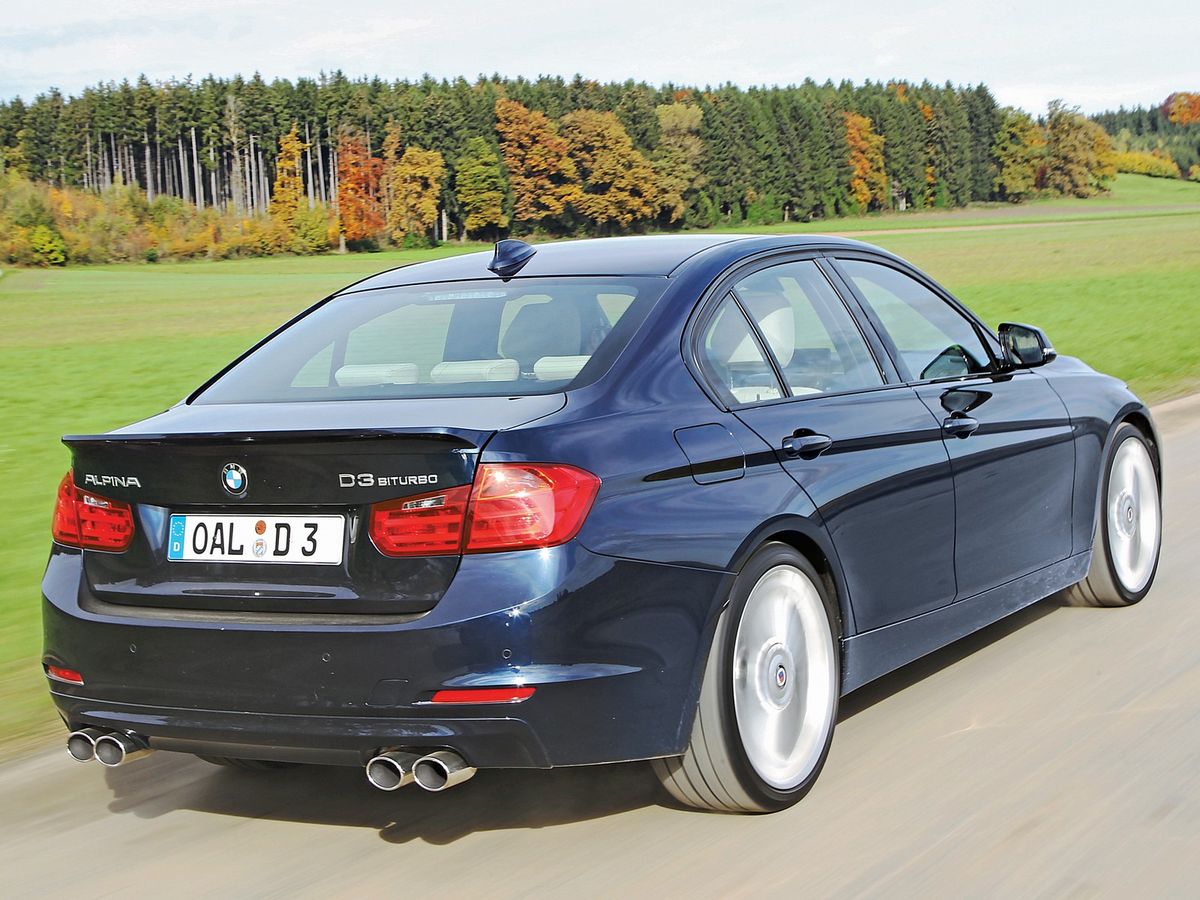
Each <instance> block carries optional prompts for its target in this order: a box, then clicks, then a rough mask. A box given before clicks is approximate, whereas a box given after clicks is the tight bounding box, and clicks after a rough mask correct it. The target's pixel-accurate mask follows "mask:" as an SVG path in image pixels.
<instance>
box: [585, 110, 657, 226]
mask: <svg viewBox="0 0 1200 900" xmlns="http://www.w3.org/2000/svg"><path fill="white" fill-rule="evenodd" d="M562 129H563V137H565V138H566V141H567V145H568V147H569V148H570V153H571V158H572V159H573V160H574V161H575V167H576V169H577V170H578V172H579V176H580V180H581V182H582V184H581V186H580V190H579V192H578V193H577V194H576V195H575V199H574V200H573V201H572V202H573V203H574V205H575V208H576V209H578V210H579V212H580V214H581V215H583V216H585V217H586V218H588V219H590V220H591V221H592V224H593V225H594V226H595V227H596V228H598V229H600V230H604V229H605V228H606V227H608V226H613V225H615V226H617V227H618V228H628V227H629V226H630V225H632V224H633V223H634V222H638V221H644V220H646V219H651V218H653V217H654V216H655V215H656V214H657V213H658V174H657V173H656V172H655V171H654V167H653V166H651V165H650V163H649V162H648V161H647V160H646V157H644V156H642V154H641V153H639V152H638V151H637V149H636V148H635V147H634V146H633V141H632V140H631V139H630V137H629V132H627V131H626V130H625V126H624V125H622V124H621V120H620V119H618V118H617V117H616V116H615V115H614V114H613V113H610V112H598V111H597V110H594V109H580V110H576V111H575V112H573V113H569V114H568V115H566V116H564V117H563V120H562Z"/></svg>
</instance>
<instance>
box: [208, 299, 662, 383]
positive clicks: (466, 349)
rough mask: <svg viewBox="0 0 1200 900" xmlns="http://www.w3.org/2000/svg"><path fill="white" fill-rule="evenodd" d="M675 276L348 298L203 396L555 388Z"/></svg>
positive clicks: (601, 366)
mask: <svg viewBox="0 0 1200 900" xmlns="http://www.w3.org/2000/svg"><path fill="white" fill-rule="evenodd" d="M666 284H667V281H666V279H665V278H621V279H612V278H527V279H523V280H516V281H512V282H509V283H508V284H504V283H502V282H498V281H479V282H467V281H460V282H453V283H446V284H433V285H416V286H412V287H399V288H386V289H381V290H369V291H362V292H359V293H351V294H345V295H343V296H340V297H336V298H334V299H333V300H330V301H329V302H327V303H325V304H323V305H321V306H318V307H316V308H315V309H314V310H313V311H312V312H310V313H309V314H308V315H305V316H304V317H302V318H301V319H299V320H298V321H296V322H295V323H293V324H292V325H290V326H289V327H287V328H285V329H284V330H283V331H281V332H280V333H279V334H277V335H275V337H273V338H271V339H270V340H269V341H267V342H266V343H265V344H263V345H262V346H261V347H259V348H258V349H257V350H254V351H253V352H252V353H250V354H249V355H248V356H247V357H245V358H244V359H242V360H241V361H240V362H238V363H236V364H235V365H234V366H233V367H231V368H230V369H229V370H228V371H226V372H225V373H224V374H222V375H221V376H220V377H218V378H217V379H216V380H215V381H214V382H213V383H212V384H211V385H209V386H208V387H207V388H205V389H204V390H203V391H201V392H200V394H199V395H198V396H197V397H195V398H194V399H193V400H192V402H193V403H201V404H205V403H270V402H288V401H302V400H375V399H400V398H406V397H414V398H415V397H485V396H522V395H527V394H549V393H554V392H557V391H563V390H569V389H571V388H575V387H580V386H582V385H584V384H588V383H589V382H592V381H595V380H596V379H597V378H598V377H599V376H600V375H602V374H603V373H604V372H605V371H607V369H608V367H609V366H610V365H611V364H612V361H613V360H614V359H615V358H616V356H617V354H618V353H620V351H621V350H622V348H624V346H625V344H626V343H628V341H629V338H630V336H631V335H632V334H633V332H634V331H636V330H637V327H638V326H639V325H640V324H641V322H642V321H643V320H644V319H645V317H646V314H647V312H649V310H650V308H651V307H652V306H653V304H654V301H655V300H657V299H658V297H659V295H661V294H662V292H663V289H664V288H665V287H666Z"/></svg>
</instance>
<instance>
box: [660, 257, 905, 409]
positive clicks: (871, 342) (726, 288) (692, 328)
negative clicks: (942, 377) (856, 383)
mask: <svg viewBox="0 0 1200 900" xmlns="http://www.w3.org/2000/svg"><path fill="white" fill-rule="evenodd" d="M832 252H834V251H830V250H828V249H821V248H805V249H803V250H797V249H796V248H794V247H785V248H777V249H773V250H769V251H767V252H765V253H763V254H760V255H757V256H754V257H750V258H748V259H742V260H739V261H738V262H737V263H735V264H734V265H733V266H732V267H731V268H729V269H726V270H725V271H724V272H722V273H721V275H719V276H718V277H717V278H716V279H714V281H713V282H712V284H710V285H709V287H708V289H707V290H706V291H705V292H704V294H702V295H701V299H700V302H699V303H697V304H696V307H695V308H694V310H693V311H692V314H691V316H690V317H689V319H688V322H687V323H686V324H685V326H684V331H683V340H682V346H681V350H682V352H683V358H684V364H685V365H686V366H687V368H688V370H689V371H690V372H691V373H692V376H693V377H694V378H695V379H696V381H697V383H698V384H699V385H700V387H701V389H702V390H703V391H704V392H705V394H707V395H708V397H709V399H710V400H712V401H713V403H715V404H716V405H717V406H718V407H719V408H720V409H723V410H726V411H729V412H736V411H737V410H741V409H751V408H753V409H757V408H759V407H764V406H774V405H777V404H780V403H802V402H804V401H806V400H820V399H825V398H828V397H849V396H856V395H858V394H868V393H873V392H875V391H883V390H891V389H894V388H897V387H901V386H903V385H904V384H905V381H904V380H903V378H902V377H901V375H900V372H899V370H898V369H897V368H896V365H895V362H894V361H893V360H892V358H891V355H890V351H889V350H888V348H887V346H886V345H885V344H884V343H883V342H882V341H881V340H880V338H879V336H878V335H877V334H876V333H875V328H874V325H873V323H871V322H870V320H869V319H867V318H866V313H865V311H864V310H863V309H862V306H861V303H860V302H859V299H858V297H857V295H855V294H853V293H851V292H850V291H849V290H848V289H847V288H846V287H845V286H844V285H842V284H841V279H840V277H831V275H830V270H829V269H827V268H826V265H825V257H827V256H829V255H830V254H831V253H832ZM863 255H864V256H865V257H869V258H876V257H874V256H873V255H872V254H863ZM809 261H811V262H813V263H814V264H815V265H816V267H817V270H818V271H819V272H820V273H821V275H822V276H823V277H824V278H825V281H826V283H828V285H829V288H830V290H832V291H833V293H834V295H835V296H836V297H837V298H838V300H839V301H841V303H842V306H843V307H844V308H845V310H846V313H847V314H848V315H849V316H850V319H851V321H852V322H853V323H854V327H855V328H856V329H857V330H858V333H859V336H860V337H861V338H862V340H863V343H864V344H865V345H866V348H867V353H868V354H869V356H870V358H871V361H872V362H873V363H874V364H875V367H876V369H877V370H878V372H879V375H880V377H881V378H882V379H883V380H882V383H880V384H876V385H871V386H869V387H858V388H849V389H846V390H840V391H822V392H820V393H817V394H799V395H796V394H793V393H792V392H791V387H790V386H789V385H788V384H787V380H786V379H785V378H784V377H783V375H782V373H781V372H780V369H779V363H778V360H776V359H775V353H774V351H772V350H771V348H770V346H769V344H767V343H766V341H765V339H764V337H763V335H762V333H761V331H760V330H759V327H758V323H757V322H755V321H754V318H753V317H752V316H750V315H749V313H748V312H747V311H746V309H745V307H744V306H743V304H742V302H741V300H740V299H739V298H738V297H737V291H736V290H735V287H736V285H737V284H738V282H740V281H741V280H743V279H745V278H748V277H749V276H751V275H753V274H755V273H756V272H760V271H763V270H764V269H769V268H774V267H775V266H781V265H786V264H788V263H795V262H809ZM726 295H732V296H733V297H734V300H735V302H736V303H737V305H738V308H739V309H740V310H741V312H742V315H743V316H744V317H745V318H746V321H747V322H748V323H749V325H750V328H751V333H752V334H753V335H754V339H755V342H756V343H757V344H758V347H759V349H760V350H762V351H764V355H765V356H766V358H767V360H768V362H769V363H770V365H771V368H772V371H773V372H774V373H775V377H776V379H777V380H778V381H779V383H780V385H781V387H782V392H781V396H779V397H777V398H775V399H773V400H759V401H757V402H754V403H737V402H734V403H732V404H730V403H728V402H727V401H726V400H725V398H724V397H723V396H722V395H721V393H720V392H719V391H718V390H717V389H716V388H715V387H714V386H713V385H712V383H711V379H710V378H709V377H708V373H707V372H705V370H704V367H703V366H702V364H701V363H700V344H701V341H702V339H703V335H704V330H705V328H707V326H708V324H709V322H710V321H711V319H712V316H713V315H714V311H715V309H716V308H717V307H719V305H720V304H721V301H722V300H724V298H725V296H726Z"/></svg>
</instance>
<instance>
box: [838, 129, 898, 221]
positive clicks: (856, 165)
mask: <svg viewBox="0 0 1200 900" xmlns="http://www.w3.org/2000/svg"><path fill="white" fill-rule="evenodd" d="M843 115H844V116H845V120H846V143H847V144H848V145H849V147H850V160H849V161H850V196H851V197H852V198H853V200H854V202H855V203H856V204H857V205H858V208H859V210H860V211H862V212H866V211H867V210H868V209H877V208H879V207H881V206H883V205H884V204H886V203H887V201H888V177H887V172H886V171H885V170H884V167H883V135H881V134H876V133H875V128H874V126H873V124H872V122H871V120H870V119H869V118H867V117H866V116H863V115H859V114H858V113H853V112H846V113H844V114H843Z"/></svg>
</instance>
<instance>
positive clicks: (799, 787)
mask: <svg viewBox="0 0 1200 900" xmlns="http://www.w3.org/2000/svg"><path fill="white" fill-rule="evenodd" d="M838 620H839V616H838V611H837V606H836V603H835V601H834V599H833V598H832V597H831V596H830V592H829V590H828V589H827V588H826V586H825V583H824V580H823V579H822V578H821V576H820V575H819V574H818V573H817V571H816V569H814V568H813V566H812V564H811V563H810V562H809V561H808V560H807V559H805V558H804V557H803V556H802V555H801V554H800V553H798V552H797V551H796V550H794V549H793V548H792V547H789V546H787V545H786V544H779V543H771V544H766V545H764V546H763V547H762V548H761V549H759V550H758V551H757V552H756V553H755V554H754V556H752V557H751V558H750V560H749V562H747V563H746V566H745V567H744V568H743V570H742V571H741V573H740V574H739V575H738V577H737V579H736V580H735V581H734V584H733V588H732V590H731V591H730V598H729V603H728V605H727V607H726V609H725V611H724V612H723V613H722V614H721V618H720V620H719V621H718V623H717V629H716V634H715V635H714V636H713V642H712V648H711V650H710V651H709V656H708V662H707V665H706V666H705V671H704V680H703V682H702V684H701V688H700V699H699V703H698V706H697V709H696V719H695V722H694V724H693V726H692V736H691V740H690V742H689V744H688V747H687V750H686V751H685V752H684V754H683V755H682V756H678V757H672V758H668V759H657V760H654V762H653V767H654V771H655V773H656V774H657V775H658V777H659V780H660V781H661V782H662V784H663V786H664V787H665V788H666V789H667V790H668V791H669V792H670V793H671V795H672V796H673V797H674V798H675V799H676V800H678V801H679V802H680V803H683V804H685V805H687V806H692V807H695V808H697V809H705V810H716V811H722V812H753V813H762V812H774V811H776V810H780V809H785V808H787V807H789V806H791V805H793V804H794V803H796V802H797V801H799V800H800V799H801V798H802V797H803V796H804V795H805V794H806V793H808V791H809V789H810V788H811V787H812V785H813V783H814V782H815V781H816V779H817V776H818V775H819V774H820V772H821V768H822V766H823V765H824V764H825V758H826V756H827V755H828V753H829V746H830V743H831V741H832V739H833V726H834V722H835V721H836V719H837V708H838V697H839V694H840V692H841V681H840V673H841V646H840V641H839V639H838V638H839V634H840V628H839V626H838Z"/></svg>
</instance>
